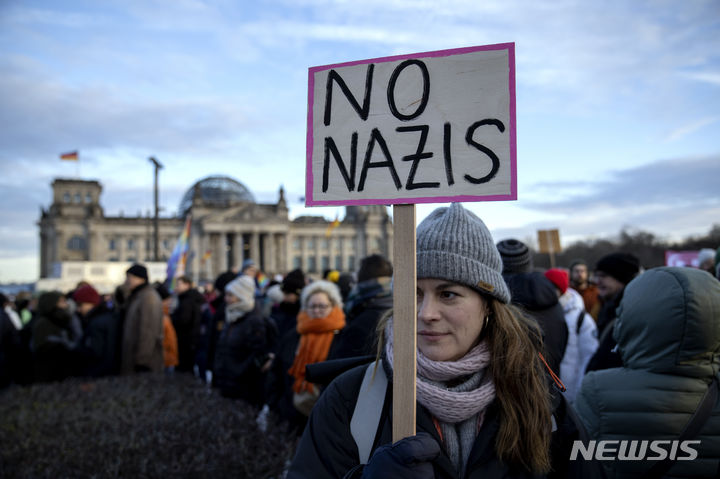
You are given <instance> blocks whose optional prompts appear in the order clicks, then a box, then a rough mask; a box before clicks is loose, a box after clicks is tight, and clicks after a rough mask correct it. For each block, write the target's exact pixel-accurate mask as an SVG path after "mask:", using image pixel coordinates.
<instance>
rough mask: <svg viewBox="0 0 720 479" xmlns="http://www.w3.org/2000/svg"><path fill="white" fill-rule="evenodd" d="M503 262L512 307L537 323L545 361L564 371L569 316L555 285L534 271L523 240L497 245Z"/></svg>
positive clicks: (505, 241) (528, 250)
mask: <svg viewBox="0 0 720 479" xmlns="http://www.w3.org/2000/svg"><path fill="white" fill-rule="evenodd" d="M496 246H497V250H498V253H500V258H501V259H502V264H503V266H502V270H503V273H502V275H503V279H504V280H505V283H506V284H507V286H508V289H510V293H511V295H512V304H514V305H515V306H518V307H520V308H522V309H523V311H525V313H526V315H527V316H529V317H530V318H532V319H534V320H535V321H537V323H538V325H539V326H540V330H541V331H542V333H543V344H544V345H545V348H544V349H545V351H544V355H545V359H546V360H547V363H548V365H549V366H550V368H551V369H552V370H553V371H555V372H560V363H561V362H562V359H563V357H564V355H565V349H566V348H567V343H568V337H569V331H568V327H567V324H566V323H565V313H564V312H563V308H562V306H561V305H560V302H559V300H558V296H557V294H556V293H555V285H553V284H552V283H551V282H550V281H549V280H548V279H547V278H546V277H545V275H543V274H542V273H540V272H539V271H533V270H532V264H533V261H532V254H531V252H530V249H529V248H528V247H527V245H525V243H523V242H522V241H519V240H516V239H513V238H510V239H505V240H502V241H500V242H499V243H498V244H497V245H496Z"/></svg>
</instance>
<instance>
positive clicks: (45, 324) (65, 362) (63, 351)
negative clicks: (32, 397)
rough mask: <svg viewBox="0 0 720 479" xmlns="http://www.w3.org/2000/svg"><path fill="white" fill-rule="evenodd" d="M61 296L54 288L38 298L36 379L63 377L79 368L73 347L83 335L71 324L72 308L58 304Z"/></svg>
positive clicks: (34, 339)
mask: <svg viewBox="0 0 720 479" xmlns="http://www.w3.org/2000/svg"><path fill="white" fill-rule="evenodd" d="M59 298H60V293H58V292H50V293H45V294H43V295H42V296H40V298H39V299H38V314H37V319H36V320H35V321H34V323H33V330H32V340H31V343H30V347H31V350H32V353H33V364H34V379H35V381H40V382H48V381H61V380H63V379H65V378H67V377H68V376H71V375H72V374H73V373H74V372H75V371H76V369H77V366H76V356H75V354H74V352H73V350H74V348H75V346H76V345H77V342H78V340H79V339H80V338H79V337H77V336H76V334H77V333H76V331H75V328H73V327H72V326H71V323H72V316H71V315H70V312H69V311H68V310H67V309H62V308H58V307H57V306H56V305H57V302H58V299H59Z"/></svg>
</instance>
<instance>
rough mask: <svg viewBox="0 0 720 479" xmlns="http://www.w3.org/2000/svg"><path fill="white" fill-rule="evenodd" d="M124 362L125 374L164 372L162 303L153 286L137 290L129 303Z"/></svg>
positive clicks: (122, 366)
mask: <svg viewBox="0 0 720 479" xmlns="http://www.w3.org/2000/svg"><path fill="white" fill-rule="evenodd" d="M120 359H121V366H120V372H121V374H130V373H132V372H134V371H139V370H150V371H155V372H157V371H162V370H163V365H164V358H163V309H162V300H161V299H160V295H158V294H157V292H156V291H155V288H153V287H152V285H150V284H147V283H145V284H143V285H140V286H138V287H136V288H135V289H134V290H133V291H132V292H131V293H130V297H129V298H128V300H127V308H126V310H125V320H124V323H123V337H122V354H121V358H120Z"/></svg>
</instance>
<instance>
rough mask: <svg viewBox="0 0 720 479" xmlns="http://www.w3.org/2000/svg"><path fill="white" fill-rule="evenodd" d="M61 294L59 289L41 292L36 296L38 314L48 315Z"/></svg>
mask: <svg viewBox="0 0 720 479" xmlns="http://www.w3.org/2000/svg"><path fill="white" fill-rule="evenodd" d="M61 296H62V293H60V292H59V291H49V292H47V293H43V294H41V295H40V297H39V298H38V305H37V313H38V315H40V316H46V317H47V316H50V315H51V314H52V313H53V311H54V310H55V308H56V307H57V302H58V301H59V300H60V297H61Z"/></svg>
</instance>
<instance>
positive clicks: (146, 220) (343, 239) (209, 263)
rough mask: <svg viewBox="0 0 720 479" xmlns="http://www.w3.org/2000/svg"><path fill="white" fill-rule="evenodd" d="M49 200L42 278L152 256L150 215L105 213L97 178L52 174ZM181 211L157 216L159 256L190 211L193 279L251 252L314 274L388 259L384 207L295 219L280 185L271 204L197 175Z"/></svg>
mask: <svg viewBox="0 0 720 479" xmlns="http://www.w3.org/2000/svg"><path fill="white" fill-rule="evenodd" d="M52 192H53V202H52V204H51V205H50V207H49V208H47V209H45V208H43V210H42V212H41V217H40V220H39V222H38V226H39V228H40V277H41V278H52V277H53V276H54V275H56V274H57V271H58V270H60V269H61V268H59V266H58V265H59V264H61V263H65V262H78V261H79V262H130V263H132V262H135V261H138V262H150V261H152V260H153V259H154V250H155V225H154V218H152V217H150V216H145V217H143V216H136V217H126V216H114V217H113V216H105V214H104V212H103V208H102V206H101V203H100V195H101V193H102V185H101V184H100V183H99V182H98V181H93V180H79V179H61V178H59V179H56V180H54V181H53V183H52ZM179 212H180V213H179V216H177V217H173V218H159V221H158V234H157V238H158V242H157V245H158V258H157V259H158V260H159V261H167V259H168V258H169V257H170V255H171V253H172V250H173V248H174V247H175V243H176V242H177V240H178V237H179V235H180V232H181V230H182V228H183V226H184V225H185V219H186V218H187V217H188V216H190V218H191V220H190V224H191V228H190V237H189V244H190V250H189V251H190V253H189V260H188V264H187V266H186V274H188V275H189V276H190V277H192V278H193V279H194V280H195V281H203V280H213V279H214V278H216V277H217V276H218V275H219V274H220V273H222V272H224V271H227V270H229V269H233V268H238V267H239V266H240V265H241V264H242V262H243V261H244V260H245V259H253V260H254V261H255V262H256V263H257V264H258V265H259V267H260V269H261V270H262V271H264V272H265V273H267V274H284V273H287V272H288V271H290V270H292V269H294V268H301V269H302V270H303V271H305V272H306V273H309V274H310V275H311V276H314V277H319V276H321V275H322V273H323V271H325V270H327V269H336V270H339V271H350V272H351V271H355V270H356V269H357V266H358V264H359V261H360V260H361V259H362V258H363V257H365V256H367V255H369V254H373V253H379V254H382V255H384V256H385V257H387V258H390V259H392V235H393V231H392V222H391V220H390V217H389V216H388V213H387V208H386V207H385V206H350V207H347V208H346V214H345V218H344V219H343V220H342V222H341V223H340V224H339V225H338V226H337V227H334V228H333V227H331V223H332V222H330V221H328V220H326V219H325V218H323V217H322V216H301V217H298V218H295V219H293V220H291V219H290V217H289V210H288V207H287V204H286V201H285V194H284V191H283V189H282V188H280V190H279V192H278V200H277V202H276V203H270V204H261V203H257V202H256V201H255V199H254V197H253V195H252V193H251V192H250V190H248V189H247V188H246V187H245V186H244V185H243V184H242V183H240V182H238V181H236V180H234V179H232V178H229V177H225V176H211V177H207V178H204V179H202V180H200V181H198V182H196V183H195V184H194V185H193V186H191V187H190V188H189V189H188V191H187V192H186V193H185V195H184V196H183V199H182V201H181V203H180V208H179Z"/></svg>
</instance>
